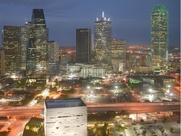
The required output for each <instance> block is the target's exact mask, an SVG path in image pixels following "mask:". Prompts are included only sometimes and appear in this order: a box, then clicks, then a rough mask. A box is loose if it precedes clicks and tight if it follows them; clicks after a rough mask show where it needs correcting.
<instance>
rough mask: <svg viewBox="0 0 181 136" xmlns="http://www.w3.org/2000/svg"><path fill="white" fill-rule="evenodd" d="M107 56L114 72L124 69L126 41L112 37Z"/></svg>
mask: <svg viewBox="0 0 181 136" xmlns="http://www.w3.org/2000/svg"><path fill="white" fill-rule="evenodd" d="M109 56H110V60H111V64H112V68H113V71H114V72H120V71H124V70H125V66H126V41H125V40H117V39H114V40H112V41H111V45H110V46H109Z"/></svg>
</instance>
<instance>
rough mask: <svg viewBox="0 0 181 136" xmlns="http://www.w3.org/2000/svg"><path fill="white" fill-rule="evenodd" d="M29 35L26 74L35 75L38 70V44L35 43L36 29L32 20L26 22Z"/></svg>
mask: <svg viewBox="0 0 181 136" xmlns="http://www.w3.org/2000/svg"><path fill="white" fill-rule="evenodd" d="M25 26H26V29H27V31H29V32H28V33H29V36H28V47H27V61H26V76H29V75H31V76H33V75H35V71H36V46H35V44H34V31H33V27H32V26H33V24H32V22H26V24H25Z"/></svg>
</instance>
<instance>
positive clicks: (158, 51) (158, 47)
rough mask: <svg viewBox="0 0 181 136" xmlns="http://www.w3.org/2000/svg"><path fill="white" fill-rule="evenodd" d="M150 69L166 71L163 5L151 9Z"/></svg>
mask: <svg viewBox="0 0 181 136" xmlns="http://www.w3.org/2000/svg"><path fill="white" fill-rule="evenodd" d="M151 46H152V68H153V69H162V70H166V69H167V62H168V12H167V10H166V9H165V7H164V6H163V5H157V6H155V7H154V8H153V11H152V15H151Z"/></svg>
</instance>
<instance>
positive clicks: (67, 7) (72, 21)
mask: <svg viewBox="0 0 181 136" xmlns="http://www.w3.org/2000/svg"><path fill="white" fill-rule="evenodd" d="M160 4H162V5H164V6H165V7H166V9H167V10H168V13H169V46H172V45H177V46H178V45H180V15H179V12H180V2H179V0H174V1H169V0H166V1H165V0H159V1H158V0H152V1H146V2H145V1H144V0H136V1H134V2H133V1H132V0H128V1H126V0H122V1H117V0H115V1H105V2H103V1H95V0H93V1H91V2H85V1H83V0H78V1H76V2H75V1H72V0H69V1H61V2H59V1H57V0H54V1H51V2H49V1H47V0H45V1H43V3H42V2H41V0H38V1H22V0H18V1H12V0H9V1H3V0H2V1H1V6H0V7H1V13H0V17H1V23H0V29H1V30H3V26H4V25H15V26H23V25H24V23H25V21H30V20H31V14H32V9H35V8H42V9H44V14H45V19H46V24H47V28H48V29H49V40H55V41H57V42H58V43H59V45H60V46H75V45H76V44H75V43H76V29H77V28H91V32H92V33H93V34H94V21H95V20H96V18H100V17H101V13H102V11H104V13H105V16H106V17H110V20H111V22H112V37H113V36H114V35H116V37H117V39H124V40H126V41H127V45H150V44H151V37H150V33H151V31H150V30H151V11H152V9H153V8H154V6H155V5H160ZM129 7H131V8H129ZM8 9H11V10H8ZM12 11H13V12H12ZM22 11H23V12H22ZM7 16H8V17H9V18H8V17H7ZM57 26H58V27H57ZM1 35H2V33H1ZM0 44H1V45H2V39H0Z"/></svg>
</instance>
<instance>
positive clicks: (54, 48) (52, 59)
mask: <svg viewBox="0 0 181 136" xmlns="http://www.w3.org/2000/svg"><path fill="white" fill-rule="evenodd" d="M47 63H48V64H47V65H48V67H47V71H48V75H49V76H50V75H57V74H59V45H58V43H57V42H55V41H48V61H47Z"/></svg>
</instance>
